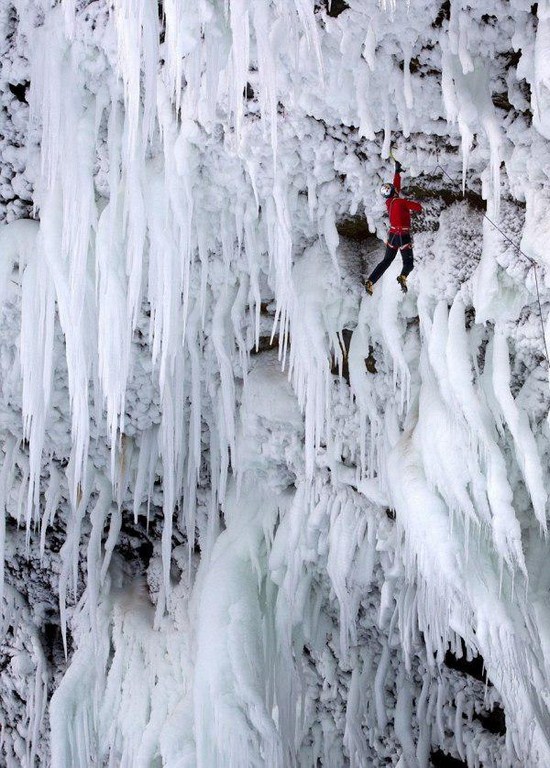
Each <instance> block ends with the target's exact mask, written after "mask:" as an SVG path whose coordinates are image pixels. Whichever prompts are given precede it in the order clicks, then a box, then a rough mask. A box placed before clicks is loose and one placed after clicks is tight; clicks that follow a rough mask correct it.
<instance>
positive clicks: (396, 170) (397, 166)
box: [395, 160, 403, 173]
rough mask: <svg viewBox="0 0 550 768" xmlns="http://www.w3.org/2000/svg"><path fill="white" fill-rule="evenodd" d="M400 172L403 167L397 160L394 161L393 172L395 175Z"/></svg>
mask: <svg viewBox="0 0 550 768" xmlns="http://www.w3.org/2000/svg"><path fill="white" fill-rule="evenodd" d="M402 171H403V166H402V165H401V163H400V162H399V160H396V161H395V172H396V173H401V172H402Z"/></svg>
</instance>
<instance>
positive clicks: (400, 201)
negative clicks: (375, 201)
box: [386, 173, 422, 234]
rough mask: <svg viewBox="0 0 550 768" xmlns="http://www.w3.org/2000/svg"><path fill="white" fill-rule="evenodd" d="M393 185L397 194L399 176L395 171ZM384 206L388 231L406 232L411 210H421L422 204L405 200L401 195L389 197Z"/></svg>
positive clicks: (399, 188)
mask: <svg viewBox="0 0 550 768" xmlns="http://www.w3.org/2000/svg"><path fill="white" fill-rule="evenodd" d="M393 186H394V187H395V191H396V192H397V193H398V194H399V192H400V191H401V176H400V174H399V173H396V174H395V176H394V177H393ZM386 207H387V209H388V214H389V217H390V232H398V233H399V234H401V233H402V232H408V231H409V230H410V228H411V211H415V212H418V211H421V210H422V206H421V205H420V203H416V202H415V201H414V200H406V199H405V198H403V197H390V199H389V200H386Z"/></svg>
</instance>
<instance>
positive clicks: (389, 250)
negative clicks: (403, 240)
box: [367, 235, 398, 286]
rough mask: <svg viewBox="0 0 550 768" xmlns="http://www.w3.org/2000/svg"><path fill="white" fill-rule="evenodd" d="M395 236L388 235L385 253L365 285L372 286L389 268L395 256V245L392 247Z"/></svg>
mask: <svg viewBox="0 0 550 768" xmlns="http://www.w3.org/2000/svg"><path fill="white" fill-rule="evenodd" d="M395 237H396V236H395V235H388V240H387V242H386V253H385V254H384V258H383V259H382V261H381V262H380V264H378V266H376V267H375V268H374V270H373V272H372V274H371V276H370V277H369V279H368V281H367V284H368V283H370V284H371V286H373V285H374V284H375V283H376V282H377V280H380V278H381V277H382V275H383V274H384V272H385V271H386V270H387V268H388V267H389V266H390V264H391V263H392V261H393V260H394V259H395V255H396V253H397V248H398V246H397V245H394V240H395Z"/></svg>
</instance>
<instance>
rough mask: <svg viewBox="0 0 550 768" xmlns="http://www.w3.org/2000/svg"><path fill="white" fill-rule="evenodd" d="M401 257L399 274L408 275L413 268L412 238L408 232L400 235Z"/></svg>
mask: <svg viewBox="0 0 550 768" xmlns="http://www.w3.org/2000/svg"><path fill="white" fill-rule="evenodd" d="M401 258H402V259H403V269H402V270H401V274H402V275H403V277H408V275H410V273H411V272H412V271H413V269H414V255H413V248H412V240H411V236H410V235H409V234H405V235H401Z"/></svg>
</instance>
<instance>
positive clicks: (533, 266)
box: [390, 153, 550, 367]
mask: <svg viewBox="0 0 550 768" xmlns="http://www.w3.org/2000/svg"><path fill="white" fill-rule="evenodd" d="M390 154H391V153H390ZM392 157H393V154H392ZM438 168H439V170H440V171H442V173H444V174H445V176H446V177H447V178H448V179H449V180H450V182H451V184H458V183H459V182H457V181H456V180H455V179H453V178H452V176H449V174H448V173H447V171H446V170H445V168H443V166H442V165H440V164H439V163H438V164H437V165H436V166H435V168H434V169H433V172H432V173H435V172H436V171H437V169H438ZM462 195H463V196H464V189H463V191H462ZM483 216H484V218H486V219H487V221H488V222H489V224H491V225H492V226H493V227H494V228H495V229H496V230H498V231H499V232H500V234H501V235H502V237H504V239H505V240H507V241H508V242H509V243H510V245H512V246H513V247H514V248H515V249H516V251H518V253H520V254H521V255H522V256H523V257H524V258H525V259H527V261H528V262H529V264H530V267H529V269H533V273H534V276H535V289H536V293H537V303H538V305H539V317H540V327H541V332H542V341H543V344H544V351H545V353H546V355H545V356H546V364H547V365H548V366H549V367H550V355H549V354H548V345H547V343H546V332H545V330H544V317H543V312H542V302H541V300H540V291H539V278H538V272H537V269H538V267H539V265H538V264H537V262H536V261H535V260H534V259H532V258H531V257H530V256H528V255H527V254H526V253H525V252H524V251H522V250H521V248H520V247H519V245H517V244H516V243H514V241H513V240H512V238H510V237H508V235H507V234H506V233H505V232H503V231H502V229H501V228H500V227H499V226H498V224H496V223H495V222H494V221H493V220H492V219H490V218H489V216H487V214H486V213H484V214H483Z"/></svg>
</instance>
